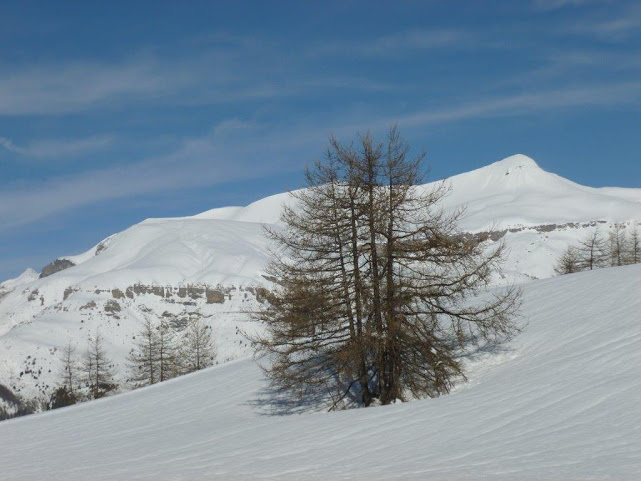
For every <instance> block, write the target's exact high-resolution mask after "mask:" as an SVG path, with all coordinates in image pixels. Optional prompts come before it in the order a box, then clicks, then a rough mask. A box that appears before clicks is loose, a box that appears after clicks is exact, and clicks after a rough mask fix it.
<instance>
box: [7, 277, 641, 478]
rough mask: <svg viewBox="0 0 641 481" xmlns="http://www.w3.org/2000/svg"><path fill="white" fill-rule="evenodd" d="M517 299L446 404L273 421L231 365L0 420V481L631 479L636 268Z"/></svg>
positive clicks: (639, 338) (640, 456) (243, 369)
mask: <svg viewBox="0 0 641 481" xmlns="http://www.w3.org/2000/svg"><path fill="white" fill-rule="evenodd" d="M523 288H524V306H523V314H524V315H525V317H526V318H527V320H528V322H529V324H528V326H527V328H526V329H525V331H524V332H523V333H522V334H521V335H520V336H518V337H517V338H516V339H515V340H514V341H513V342H512V343H511V344H510V345H509V346H507V349H506V350H504V351H502V352H498V353H492V354H485V355H484V356H481V357H478V358H475V359H473V360H472V362H471V365H470V382H469V383H467V384H464V385H462V386H461V387H460V388H459V390H458V391H456V392H454V393H453V394H451V395H448V396H443V397H441V398H437V399H427V400H423V401H415V402H411V403H407V404H400V405H399V404H396V405H390V406H385V407H379V408H371V409H363V410H352V411H344V412H338V413H316V414H303V415H296V416H277V415H270V408H269V406H268V405H266V404H264V401H265V397H264V394H265V392H264V387H265V384H264V380H263V378H262V375H261V372H260V371H259V369H258V368H257V367H256V365H255V364H254V363H253V362H252V361H250V360H240V361H236V362H233V363H229V364H226V365H223V366H219V367H215V368H212V369H208V370H205V371H201V372H199V373H196V374H193V375H189V376H185V377H182V378H178V379H174V380H172V381H169V382H166V383H162V384H158V385H155V386H152V387H150V388H145V389H141V390H138V391H134V392H131V393H127V394H124V395H121V396H116V397H112V398H107V399H103V400H99V401H96V402H91V403H86V404H82V405H78V406H73V407H71V408H64V409H61V410H57V411H52V412H48V413H45V414H41V415H35V416H28V417H24V418H19V419H16V420H11V421H6V422H2V423H0V466H2V476H3V479H11V480H14V481H19V480H25V481H26V480H41V479H50V480H57V479H59V480H65V481H71V480H86V479H94V480H98V479H104V480H114V479H140V480H144V479H149V480H152V479H154V480H155V479H172V480H179V479H184V480H201V479H279V480H282V479H317V480H320V479H363V480H365V479H403V480H407V479H417V480H418V479H421V480H422V479H431V480H463V479H492V480H515V479H518V480H541V479H546V480H568V479H583V480H588V479H594V480H596V479H616V480H618V481H626V480H638V479H640V478H641V467H640V466H641V443H640V442H639V441H640V438H639V433H640V432H641V415H640V414H641V411H640V410H639V404H638V401H639V399H641V375H640V373H641V349H639V345H641V324H639V312H641V297H640V296H639V293H640V292H641V265H634V266H626V267H619V268H608V269H602V270H598V271H593V272H585V273H580V274H574V275H569V276H563V277H559V278H554V279H548V280H541V281H534V282H529V283H527V284H524V286H523Z"/></svg>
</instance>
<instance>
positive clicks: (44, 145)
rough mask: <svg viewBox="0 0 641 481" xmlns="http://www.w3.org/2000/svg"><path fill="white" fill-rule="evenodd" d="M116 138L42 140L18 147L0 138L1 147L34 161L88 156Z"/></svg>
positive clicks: (97, 136) (95, 137)
mask: <svg viewBox="0 0 641 481" xmlns="http://www.w3.org/2000/svg"><path fill="white" fill-rule="evenodd" d="M113 142H114V137H113V136H110V135H95V136H91V137H85V138H81V139H41V140H35V141H33V142H30V143H29V144H27V145H24V146H18V145H16V144H15V143H14V142H12V141H11V140H10V139H8V138H6V137H0V146H2V147H4V148H5V149H6V150H8V151H10V152H13V153H16V154H19V155H21V156H23V157H26V158H33V159H62V158H64V157H76V156H79V155H86V154H90V153H93V152H97V151H100V150H104V149H105V148H107V147H109V146H110V145H112V144H113Z"/></svg>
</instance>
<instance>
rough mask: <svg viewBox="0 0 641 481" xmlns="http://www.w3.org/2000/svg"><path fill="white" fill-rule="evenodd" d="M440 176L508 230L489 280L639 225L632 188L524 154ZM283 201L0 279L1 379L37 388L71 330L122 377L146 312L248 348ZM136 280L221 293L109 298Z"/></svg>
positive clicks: (172, 222) (529, 270)
mask: <svg viewBox="0 0 641 481" xmlns="http://www.w3.org/2000/svg"><path fill="white" fill-rule="evenodd" d="M447 182H449V184H450V185H451V188H452V192H451V195H450V196H449V197H447V198H446V199H445V201H444V204H443V205H444V207H445V208H446V209H455V208H459V207H461V206H463V205H466V206H467V212H466V216H465V218H464V220H463V223H462V224H461V228H462V229H463V230H466V231H468V232H476V231H479V230H484V229H486V228H488V227H489V226H493V229H494V230H498V231H501V230H508V229H509V230H508V231H507V233H506V234H505V235H504V236H503V238H502V239H501V240H502V241H503V242H505V244H506V246H507V247H508V251H509V255H508V256H507V259H506V263H505V266H504V267H505V276H504V278H503V279H499V280H497V282H524V281H527V280H530V279H532V278H546V277H550V276H552V275H553V266H554V264H555V263H556V261H557V259H558V257H559V255H560V253H561V252H562V251H563V249H565V248H566V247H567V245H568V244H570V243H575V242H576V241H577V240H578V239H580V238H582V237H584V236H585V235H587V234H588V233H589V232H590V231H592V230H593V229H594V225H599V227H600V228H601V229H602V231H603V233H606V231H607V229H608V228H609V226H610V225H611V224H612V223H613V222H615V221H619V222H624V223H625V225H626V226H628V227H631V226H632V225H633V224H634V223H635V222H637V223H638V222H641V189H623V188H615V187H610V188H600V189H597V188H592V187H585V186H581V185H578V184H576V183H574V182H571V181H569V180H567V179H563V178H561V177H559V176H557V175H555V174H551V173H548V172H545V171H544V170H542V169H541V168H540V167H539V166H538V165H537V164H536V162H534V160H532V159H530V158H529V157H526V156H524V155H515V156H512V157H508V158H507V159H504V160H502V161H499V162H496V163H494V164H491V165H488V166H486V167H483V168H481V169H477V170H474V171H472V172H467V173H464V174H460V175H457V176H454V177H452V178H450V179H448V180H447ZM432 187H434V184H428V185H426V186H425V188H426V189H428V188H432ZM287 202H292V199H291V197H290V196H289V195H288V194H278V195H274V196H271V197H267V198H265V199H262V200H259V201H257V202H254V203H253V204H250V205H248V206H246V207H224V208H219V209H213V210H209V211H206V212H203V213H201V214H198V215H195V216H192V217H180V218H163V219H147V220H145V221H143V222H141V223H139V224H136V225H134V226H132V227H130V228H128V229H126V230H124V231H123V232H120V233H116V234H114V235H112V236H110V237H108V238H107V239H104V240H103V241H102V242H100V243H99V244H97V245H96V246H94V247H93V248H91V249H89V250H88V251H86V252H84V253H82V254H79V255H76V256H66V257H61V258H64V259H69V260H71V261H72V262H74V263H75V264H77V265H75V266H74V267H71V268H69V269H65V270H63V271H61V272H57V273H55V274H53V275H51V276H48V277H46V278H43V279H38V278H37V275H36V273H35V271H33V270H31V271H29V270H28V271H27V272H25V273H24V274H23V275H21V276H20V277H19V278H18V279H15V280H12V281H6V282H4V283H2V284H0V383H1V384H4V385H6V386H7V387H9V388H10V389H12V390H14V392H20V393H22V394H25V395H33V394H35V393H41V394H44V395H46V394H47V393H48V392H50V391H51V389H52V386H53V385H54V383H55V380H56V377H57V376H58V372H59V364H60V361H59V350H60V349H61V348H62V347H63V346H64V345H65V344H66V342H67V340H69V339H70V340H72V341H74V342H75V343H76V344H77V346H78V349H79V351H81V350H82V349H84V346H85V341H86V338H87V336H88V335H89V334H94V333H95V332H96V331H98V330H99V331H100V332H101V334H102V335H103V336H104V337H105V341H106V344H107V348H108V350H109V354H110V355H111V357H112V358H113V359H114V361H115V362H116V364H117V365H119V371H120V372H122V373H123V376H124V371H125V369H124V365H125V356H126V353H127V352H128V350H129V349H130V348H131V346H132V339H133V336H134V335H135V334H136V332H137V331H139V329H140V323H141V322H142V319H144V318H145V316H152V317H153V318H154V319H155V320H160V319H170V318H171V319H178V320H180V319H183V320H184V319H186V318H188V317H194V316H196V317H197V316H200V317H202V318H203V319H204V320H205V321H206V322H207V323H209V324H210V325H211V326H212V327H213V328H214V329H215V331H216V332H217V333H218V350H219V353H220V357H219V361H220V362H223V361H227V360H230V359H234V358H238V357H242V356H245V355H247V353H248V346H247V344H246V342H244V341H243V338H242V336H240V335H239V330H242V329H250V328H251V326H248V325H247V316H246V315H244V314H243V311H246V310H247V309H248V308H250V307H251V305H252V303H253V302H256V299H255V297H254V292H252V291H251V286H256V285H259V284H267V285H268V281H266V279H265V278H264V277H263V274H264V268H265V265H266V263H267V260H268V242H267V239H266V238H265V236H264V231H263V229H264V226H266V225H267V226H271V227H276V228H278V221H279V215H280V212H281V208H282V206H283V204H285V203H287ZM552 224H556V225H552ZM541 226H543V227H544V228H542V227H541ZM137 284H141V285H144V286H147V287H160V288H168V287H170V288H171V289H172V290H173V292H176V289H178V288H181V287H182V288H184V287H188V286H192V287H194V286H196V287H198V288H207V289H218V290H220V292H223V293H224V294H225V302H224V303H222V304H218V303H213V304H212V303H206V302H205V301H204V300H203V299H198V300H193V301H192V300H191V299H189V298H180V297H178V296H177V295H173V296H172V297H171V298H163V297H159V296H156V295H152V294H143V295H136V296H135V297H132V298H130V297H126V298H118V299H116V297H115V294H114V291H115V290H119V291H122V292H126V290H127V289H129V288H132V286H135V285H137ZM114 301H115V302H116V303H117V304H118V307H119V308H120V309H121V310H120V311H118V312H117V313H111V314H110V313H108V312H106V309H107V308H108V307H109V304H108V303H110V302H114ZM167 316H169V317H167Z"/></svg>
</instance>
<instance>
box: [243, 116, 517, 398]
mask: <svg viewBox="0 0 641 481" xmlns="http://www.w3.org/2000/svg"><path fill="white" fill-rule="evenodd" d="M422 160H423V155H419V156H417V157H416V158H412V159H410V158H409V147H408V145H407V144H406V143H405V142H404V141H403V140H402V139H401V137H400V135H399V133H398V131H397V129H396V128H392V129H391V130H390V132H389V134H388V136H387V138H386V140H385V141H384V142H376V141H375V140H374V138H373V137H372V136H371V135H369V134H368V135H365V136H362V137H359V139H358V142H357V143H353V144H350V145H344V144H341V143H340V142H338V141H337V140H336V139H334V138H331V139H330V146H329V148H328V151H327V155H326V161H325V162H316V163H315V164H314V166H313V168H311V169H308V170H307V172H306V179H307V184H308V187H307V188H306V189H304V190H300V191H296V192H294V193H292V196H293V199H294V205H292V206H289V207H285V208H284V209H283V212H282V216H281V220H282V224H283V225H284V228H282V229H281V228H274V229H270V230H268V235H269V237H270V238H271V240H272V241H273V243H274V249H273V252H272V262H271V263H270V265H269V269H268V270H269V273H270V275H272V276H273V277H274V278H275V279H276V280H277V281H276V282H277V286H276V287H275V288H274V290H273V291H272V292H271V293H270V294H269V295H268V302H267V303H265V304H264V307H263V308H262V309H260V310H259V311H258V312H257V313H255V315H254V317H255V319H257V320H260V321H262V322H264V323H265V324H266V327H267V333H266V335H264V336H254V337H253V338H252V340H253V341H254V342H255V343H257V345H258V348H259V352H260V353H262V354H267V355H268V357H269V361H270V362H269V363H268V365H267V366H266V372H267V374H268V376H269V377H270V378H271V380H272V383H273V385H274V387H276V388H278V389H284V390H287V391H292V392H295V393H297V394H299V395H301V396H306V395H307V396H318V395H319V393H323V392H324V393H325V394H326V395H327V396H328V397H329V398H330V399H331V400H330V404H331V407H332V408H335V407H343V406H348V405H354V404H356V405H360V406H369V405H370V404H371V403H372V402H373V401H374V400H378V401H377V402H380V403H383V404H387V403H390V402H393V401H394V400H405V399H408V398H410V397H425V396H437V395H440V394H443V393H447V392H448V391H449V389H450V388H451V386H452V383H453V382H454V381H455V380H456V379H457V378H458V377H460V376H462V375H463V369H462V365H461V362H460V354H461V352H462V351H463V350H464V349H465V348H467V347H469V346H471V345H473V344H478V343H482V342H493V343H498V342H500V341H502V340H505V339H507V338H509V337H510V336H511V335H513V334H514V333H516V332H517V327H516V325H515V323H514V322H513V320H514V318H515V316H516V313H517V311H518V308H519V305H520V293H519V291H518V290H517V289H515V288H513V287H508V288H504V289H497V290H494V291H493V292H492V293H488V292H486V290H487V288H488V285H489V283H490V281H491V279H492V276H493V275H494V274H495V273H497V272H498V270H499V268H500V263H501V260H502V254H503V246H502V245H498V247H495V248H487V247H484V246H483V245H482V244H480V243H479V241H475V240H470V239H469V236H464V235H462V233H461V232H460V231H459V229H458V223H459V220H460V218H461V215H462V211H461V210H459V211H455V212H450V213H445V212H444V211H443V210H441V208H440V202H441V200H442V199H443V197H444V196H446V195H447V194H448V187H447V185H446V184H445V183H438V184H436V186H433V187H421V186H420V185H419V184H420V183H421V181H422V180H423V179H422V177H421V165H422ZM483 296H484V297H483Z"/></svg>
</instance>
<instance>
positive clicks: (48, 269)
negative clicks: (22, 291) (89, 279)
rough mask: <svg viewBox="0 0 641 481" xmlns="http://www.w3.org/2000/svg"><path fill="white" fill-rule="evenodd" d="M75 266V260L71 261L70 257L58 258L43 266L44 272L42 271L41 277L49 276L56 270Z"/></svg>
mask: <svg viewBox="0 0 641 481" xmlns="http://www.w3.org/2000/svg"><path fill="white" fill-rule="evenodd" d="M73 266H75V264H74V263H73V262H71V261H70V260H69V259H56V260H55V261H53V262H52V263H50V264H47V265H46V266H44V267H43V268H42V272H41V273H40V279H42V278H43V277H48V276H50V275H52V274H55V273H56V272H60V271H64V270H65V269H69V268H70V267H73Z"/></svg>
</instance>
